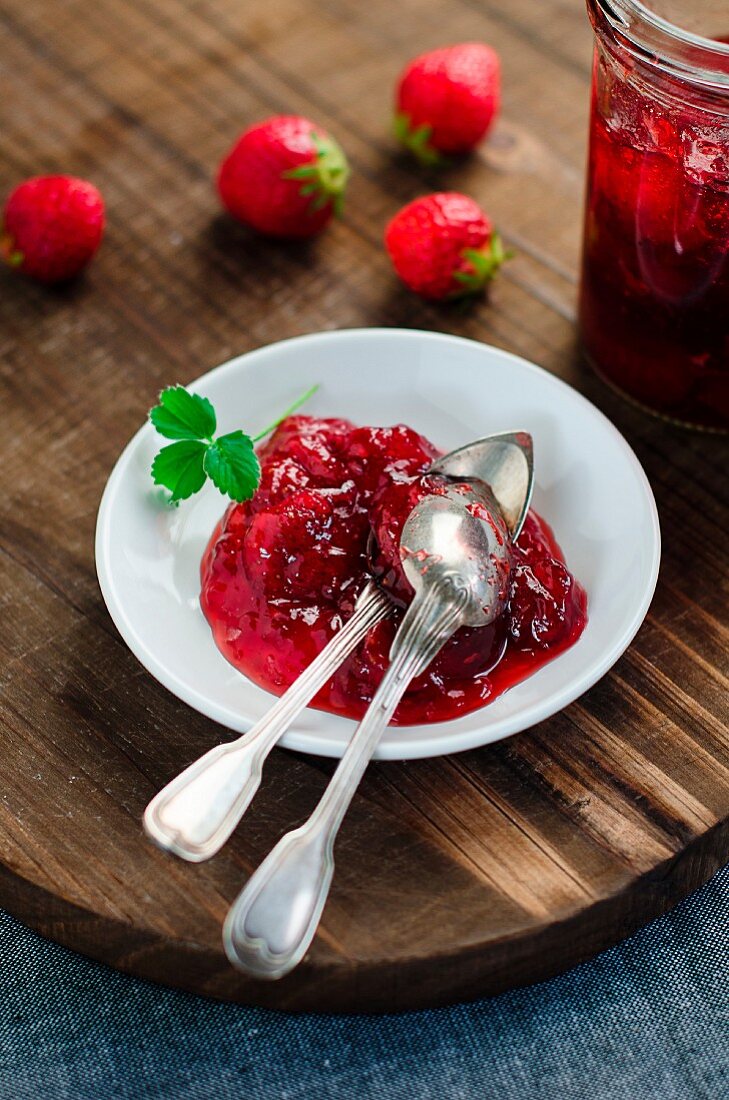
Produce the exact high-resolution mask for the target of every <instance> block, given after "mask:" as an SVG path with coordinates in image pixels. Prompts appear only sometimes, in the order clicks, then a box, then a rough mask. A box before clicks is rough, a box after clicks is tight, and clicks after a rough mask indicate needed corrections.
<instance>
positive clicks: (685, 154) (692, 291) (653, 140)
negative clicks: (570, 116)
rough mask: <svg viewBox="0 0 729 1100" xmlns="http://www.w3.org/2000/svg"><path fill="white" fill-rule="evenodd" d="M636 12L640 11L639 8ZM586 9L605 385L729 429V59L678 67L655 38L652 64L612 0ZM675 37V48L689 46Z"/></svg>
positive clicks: (689, 57)
mask: <svg viewBox="0 0 729 1100" xmlns="http://www.w3.org/2000/svg"><path fill="white" fill-rule="evenodd" d="M625 6H626V7H630V8H631V11H632V8H633V5H632V3H631V2H630V0H627V3H626V5H625ZM649 6H650V5H649ZM588 9H589V10H590V13H591V15H592V18H593V23H594V25H595V29H596V32H597V37H598V45H597V51H596V56H595V68H594V78H593V98H592V122H591V134H590V162H589V172H588V185H587V208H586V219H585V237H584V251H583V268H582V289H581V304H580V315H581V328H582V339H583V343H584V347H585V350H586V352H587V355H588V357H589V359H590V361H591V362H592V364H593V365H594V366H595V367H596V368H597V370H598V371H599V373H600V374H601V375H603V377H604V378H606V379H607V380H608V381H609V382H611V383H613V385H615V386H617V387H618V388H619V389H620V390H622V391H623V392H624V393H625V394H627V395H628V396H629V397H632V398H633V399H634V400H636V401H638V402H640V403H641V404H642V405H644V406H646V407H647V408H649V409H651V410H653V411H655V412H658V413H661V414H663V415H664V416H666V417H668V418H670V419H672V420H676V421H680V422H683V423H687V424H691V425H695V426H698V427H704V428H711V429H726V428H728V427H729V83H728V82H727V74H729V51H727V50H726V47H721V46H719V44H718V43H715V44H714V45H713V46H712V44H711V43H709V42H707V43H706V49H705V50H703V51H699V49H698V47H693V52H692V53H689V52H687V53H686V56H685V57H682V64H681V67H679V66H678V65H676V66H675V67H673V68H672V67H671V65H670V63H669V62H670V59H669V57H668V56H666V57H665V58H662V57H659V56H658V55H656V54H655V52H654V51H655V45H656V43H655V42H653V44H652V47H651V52H649V53H648V54H646V55H640V56H638V55H637V54H636V51H635V50H628V49H627V45H626V42H627V40H626V38H625V36H624V26H623V24H620V27H619V29H618V30H617V31H616V30H615V29H614V28H613V27H612V26H611V23H610V18H611V16H610V14H609V13H610V10H611V9H610V7H609V6H608V5H606V3H604V2H603V0H588ZM690 10H691V5H689V4H686V5H685V11H686V14H687V15H688V14H689V12H690ZM718 10H719V9H718V8H717V9H716V12H717V14H718ZM636 19H637V16H636ZM631 26H633V24H631ZM635 28H639V24H638V23H636V24H635V27H634V29H633V31H632V32H631V33H634V34H635V33H638V31H637V30H636V29H635ZM677 33H678V32H677ZM670 41H671V42H672V43H673V46H672V47H671V48H673V49H678V45H677V43H679V39H678V38H677V37H675V36H674V37H673V38H672V39H671V40H670ZM664 45H665V46H666V49H668V48H669V43H668V39H667V41H666V43H664ZM686 49H687V51H688V47H686ZM722 50H723V52H722ZM699 54H700V55H701V61H702V66H704V67H705V68H702V69H701V70H700V69H699V66H698V60H699ZM711 66H716V67H717V77H716V81H714V82H713V83H712V81H711V79H710V76H711ZM722 68H723V72H724V74H725V75H723V76H722V75H721V72H720V70H721V69H722ZM700 77H701V78H702V79H703V80H704V81H705V84H702V83H700V79H699V78H700ZM721 80H724V82H725V83H724V85H723V87H722V85H721ZM714 85H715V86H714Z"/></svg>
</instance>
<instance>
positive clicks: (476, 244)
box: [385, 191, 510, 300]
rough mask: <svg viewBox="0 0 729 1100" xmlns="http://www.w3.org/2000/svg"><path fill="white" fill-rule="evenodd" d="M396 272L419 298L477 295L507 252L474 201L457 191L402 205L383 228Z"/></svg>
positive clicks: (441, 193) (504, 258) (426, 196)
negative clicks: (385, 227)
mask: <svg viewBox="0 0 729 1100" xmlns="http://www.w3.org/2000/svg"><path fill="white" fill-rule="evenodd" d="M385 247H386V248H387V251H388V252H389V254H390V259H391V260H392V263H393V266H394V268H395V271H396V272H397V273H398V275H399V276H400V278H401V279H402V281H403V282H404V283H406V284H407V286H409V287H410V289H411V290H414V291H415V293H416V294H420V295H422V297H423V298H431V299H434V300H438V299H441V298H460V297H463V296H465V295H468V294H477V293H478V292H479V291H480V290H482V289H483V288H484V286H485V285H486V283H487V282H489V280H491V279H493V278H494V276H495V275H496V272H497V271H498V270H499V268H500V267H501V265H502V263H503V262H504V260H506V259H508V258H509V256H510V253H507V252H505V251H504V247H503V244H502V242H501V237H500V236H499V234H498V233H497V232H496V231H495V230H494V228H493V226H492V225H491V222H490V221H489V219H488V217H487V216H486V214H485V213H484V212H483V210H482V209H481V207H480V206H479V205H478V203H476V202H474V201H473V199H469V198H468V196H467V195H459V194H458V193H457V192H456V191H441V192H437V193H436V194H433V195H425V196H424V197H423V198H421V199H415V200H414V201H413V202H410V203H408V204H407V206H404V207H403V208H402V210H400V211H399V213H397V214H396V215H395V217H394V218H393V219H392V221H391V222H390V224H389V225H388V226H387V229H386V230H385Z"/></svg>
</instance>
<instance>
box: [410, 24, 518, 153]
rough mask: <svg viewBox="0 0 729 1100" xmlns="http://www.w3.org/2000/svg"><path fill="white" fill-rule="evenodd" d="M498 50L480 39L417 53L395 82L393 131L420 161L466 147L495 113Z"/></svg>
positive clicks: (475, 141)
mask: <svg viewBox="0 0 729 1100" xmlns="http://www.w3.org/2000/svg"><path fill="white" fill-rule="evenodd" d="M499 99H500V65H499V55H498V54H497V53H496V51H495V50H492V49H491V47H490V46H486V45H485V44H484V43H482V42H465V43H463V44H462V45H460V46H446V47H444V48H443V49H440V50H431V52H430V53H424V54H421V56H420V57H416V58H415V60H414V61H411V62H410V64H409V65H408V66H407V67H406V69H405V71H404V72H403V74H402V76H401V77H400V81H399V83H398V87H397V95H396V106H395V110H396V114H395V133H396V135H397V137H398V138H399V140H400V141H401V142H402V143H403V145H405V146H406V147H407V148H408V149H410V151H411V152H413V153H414V154H415V155H416V156H417V157H418V159H419V160H420V161H422V162H423V163H424V164H436V163H437V162H438V161H439V160H441V159H442V157H441V154H457V153H468V152H470V150H471V149H473V148H475V146H476V145H478V143H479V141H481V139H482V138H483V137H484V135H485V134H486V131H487V130H488V128H489V127H490V125H491V123H492V122H493V120H494V117H495V116H496V113H497V111H498V109H499Z"/></svg>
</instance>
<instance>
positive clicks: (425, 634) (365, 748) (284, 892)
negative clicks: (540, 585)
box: [223, 578, 467, 979]
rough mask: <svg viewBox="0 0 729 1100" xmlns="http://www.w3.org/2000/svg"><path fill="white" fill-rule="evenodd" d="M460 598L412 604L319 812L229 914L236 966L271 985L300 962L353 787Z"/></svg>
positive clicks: (455, 619)
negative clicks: (375, 689) (388, 663)
mask: <svg viewBox="0 0 729 1100" xmlns="http://www.w3.org/2000/svg"><path fill="white" fill-rule="evenodd" d="M466 598H467V597H466V595H465V593H464V592H462V590H460V589H458V588H456V587H455V586H454V585H452V584H451V583H450V581H449V580H448V579H446V578H443V579H442V580H441V581H439V582H438V583H437V584H434V585H430V586H428V587H427V588H425V589H424V590H423V593H422V596H421V595H420V594H418V595H416V597H415V598H414V600H413V602H412V604H411V605H410V607H409V609H408V611H407V613H406V615H405V617H404V619H403V621H402V624H401V626H400V629H399V631H398V633H397V635H396V636H395V640H394V642H393V645H392V649H391V651H390V657H391V663H390V666H389V668H388V670H387V672H386V673H385V676H384V677H383V679H382V682H381V684H380V686H379V688H378V689H377V691H376V693H375V695H374V697H373V699H372V702H371V703H370V706H369V708H368V710H367V713H366V714H365V716H364V718H363V719H362V721H361V722H360V723H359V725H358V726H357V729H356V730H355V732H354V735H353V737H352V740H351V741H350V743H349V746H348V747H347V751H346V752H345V754H344V756H343V757H342V759H341V760H340V762H339V764H338V766H337V769H336V771H335V772H334V775H333V776H332V778H331V780H330V782H329V786H328V787H327V789H326V791H325V792H324V794H323V796H322V798H321V800H320V802H319V804H318V806H317V807H316V809H315V810H314V812H313V814H312V815H311V817H310V818H309V820H308V821H307V822H306V823H305V824H304V825H302V826H300V827H299V828H298V829H294V830H293V832H290V833H287V834H286V835H285V836H284V837H282V838H281V840H280V841H279V842H278V844H277V845H276V846H275V848H273V849H272V851H271V852H269V854H268V856H267V857H266V859H265V860H264V861H263V863H262V864H261V865H260V867H259V868H258V869H257V870H256V871H254V873H253V875H252V876H251V878H250V879H249V880H248V882H247V883H246V885H245V887H244V888H243V890H242V892H241V893H240V894H239V895H238V897H237V899H236V900H235V901H234V903H233V905H232V907H231V909H230V911H229V913H228V916H227V918H226V921H225V925H224V927H223V944H224V947H225V951H226V954H227V955H228V958H229V959H230V961H231V962H232V963H233V965H234V966H236V967H238V968H239V969H241V970H244V971H246V972H248V973H250V974H253V975H255V976H256V977H258V978H269V979H274V978H281V977H283V975H284V974H287V973H288V972H289V971H290V970H293V968H294V967H295V966H296V965H297V964H298V963H299V962H300V961H301V959H302V958H303V956H304V954H305V952H306V950H307V948H308V947H309V944H310V943H311V941H312V939H313V938H314V933H315V932H316V928H317V925H318V923H319V918H320V917H321V913H322V910H323V908H324V904H325V902H326V899H327V894H328V893H329V885H330V883H331V880H332V875H333V873H334V854H333V849H334V840H335V838H336V835H337V831H338V829H339V826H340V825H341V823H342V819H343V818H344V815H345V813H346V811H347V808H348V806H349V804H350V802H351V800H352V797H353V795H354V793H355V791H356V789H357V787H358V785H359V781H360V779H361V778H362V775H363V774H364V771H365V769H366V767H367V764H368V763H369V761H370V759H371V757H372V754H373V752H374V751H375V749H376V747H377V743H378V742H379V740H380V737H381V736H382V734H383V732H384V730H385V728H386V726H387V724H388V722H389V721H390V719H391V718H392V715H393V713H394V711H395V708H396V707H397V704H398V702H399V701H400V699H401V697H402V695H403V694H404V692H405V690H406V688H407V686H408V684H409V683H410V681H411V680H412V679H413V677H415V676H418V675H419V674H420V673H421V672H423V671H424V670H425V669H426V668H427V666H428V665H429V664H430V662H431V661H432V660H433V657H435V655H436V653H437V652H438V650H439V649H440V648H441V647H442V646H443V645H444V644H445V642H446V641H447V640H448V638H450V636H451V635H452V634H453V633H454V632H455V630H457V628H458V627H459V626H460V624H461V621H462V620H461V615H462V612H463V608H464V606H465V602H466Z"/></svg>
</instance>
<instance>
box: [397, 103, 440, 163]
mask: <svg viewBox="0 0 729 1100" xmlns="http://www.w3.org/2000/svg"><path fill="white" fill-rule="evenodd" d="M393 129H394V132H395V137H396V138H397V140H398V141H399V142H400V143H401V144H402V145H404V146H405V148H406V149H408V150H409V151H410V152H411V153H412V154H413V156H415V157H417V159H418V160H419V161H420V163H421V164H423V165H425V167H427V168H435V167H438V166H439V165H440V166H442V165H444V164H446V163H447V161H446V158H445V157H443V156H441V154H440V153H439V152H438V150H437V149H436V148H435V147H434V146H432V145H431V144H430V136H431V134H432V133H433V127H432V126H428V124H427V123H425V122H424V123H423V124H422V125H421V126H413V125H412V123H411V121H410V115H407V114H405V113H404V112H403V111H399V112H398V113H397V114H396V115H395V118H394V120H393Z"/></svg>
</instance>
